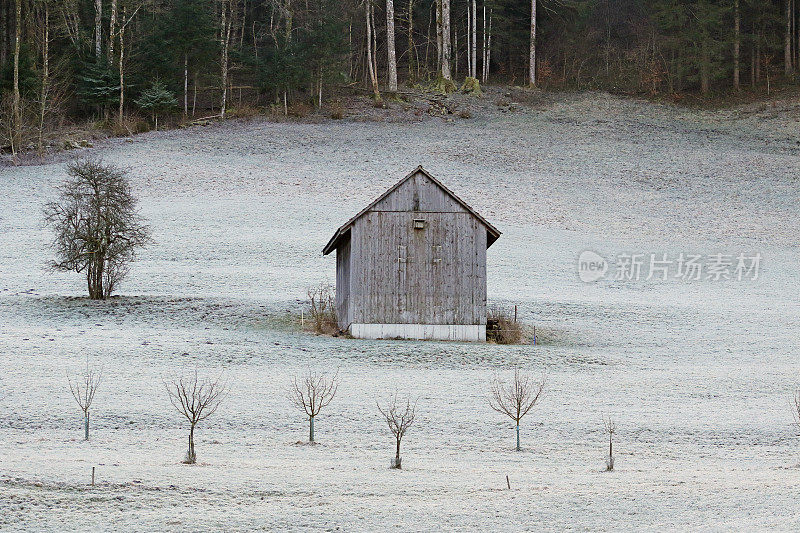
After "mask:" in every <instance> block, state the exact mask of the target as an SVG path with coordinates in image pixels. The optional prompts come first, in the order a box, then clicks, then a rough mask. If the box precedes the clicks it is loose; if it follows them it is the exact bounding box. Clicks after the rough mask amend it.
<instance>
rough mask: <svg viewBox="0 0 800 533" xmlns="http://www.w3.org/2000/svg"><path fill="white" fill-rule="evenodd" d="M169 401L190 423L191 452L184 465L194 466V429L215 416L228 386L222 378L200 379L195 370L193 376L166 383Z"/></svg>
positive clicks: (195, 459) (195, 455)
mask: <svg viewBox="0 0 800 533" xmlns="http://www.w3.org/2000/svg"><path fill="white" fill-rule="evenodd" d="M164 386H165V387H166V389H167V394H168V395H169V401H170V403H172V405H173V406H174V407H175V409H177V410H178V412H179V413H181V414H182V415H183V416H184V417H185V418H186V420H188V421H189V451H188V453H187V454H186V459H185V460H184V463H186V464H194V463H195V462H196V461H197V454H195V451H194V428H195V427H196V426H197V424H198V423H200V422H201V421H203V420H205V419H206V418H208V417H210V416H211V415H213V414H214V412H215V411H216V410H217V408H219V406H220V404H221V403H222V400H223V399H224V398H225V394H227V392H228V391H227V384H226V383H225V382H224V381H222V379H221V378H217V379H207V378H203V379H200V378H199V377H198V375H197V370H195V371H194V372H193V373H192V375H191V376H188V377H181V378H177V379H174V380H172V381H171V382H164Z"/></svg>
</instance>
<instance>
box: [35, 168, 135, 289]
mask: <svg viewBox="0 0 800 533" xmlns="http://www.w3.org/2000/svg"><path fill="white" fill-rule="evenodd" d="M67 174H68V176H69V177H68V179H67V180H66V181H65V182H64V183H63V184H62V185H61V186H60V187H59V189H58V190H59V192H60V198H59V200H57V201H55V202H50V203H48V204H46V205H45V207H44V215H45V222H46V223H47V224H48V225H50V226H51V227H53V229H54V231H55V239H54V241H53V248H54V249H55V252H56V256H57V257H56V259H55V260H54V261H53V262H52V263H51V267H52V268H53V269H54V270H60V271H75V272H84V273H85V275H86V282H87V285H88V288H89V298H91V299H93V300H104V299H106V298H108V297H109V296H110V295H111V294H112V292H113V291H114V289H115V288H116V286H117V284H118V283H119V282H120V281H121V280H122V279H123V278H124V277H125V275H126V274H127V272H128V267H129V264H130V263H131V261H133V260H134V259H135V257H136V253H137V251H138V250H139V248H141V247H143V246H144V245H146V244H147V243H149V242H150V230H149V228H148V227H147V226H145V225H144V224H143V222H142V219H141V218H140V217H139V214H138V211H137V200H136V198H135V197H134V195H133V193H132V192H131V187H130V183H129V181H128V175H127V172H126V171H124V170H122V169H120V168H117V167H115V166H114V165H107V164H104V163H103V162H102V161H100V160H98V159H81V160H77V161H74V162H72V163H70V164H69V165H68V166H67Z"/></svg>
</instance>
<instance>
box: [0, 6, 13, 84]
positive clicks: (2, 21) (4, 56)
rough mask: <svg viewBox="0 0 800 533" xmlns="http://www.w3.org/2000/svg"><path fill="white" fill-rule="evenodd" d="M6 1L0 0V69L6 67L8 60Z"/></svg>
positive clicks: (8, 33)
mask: <svg viewBox="0 0 800 533" xmlns="http://www.w3.org/2000/svg"><path fill="white" fill-rule="evenodd" d="M8 21H9V16H8V2H6V0H0V70H2V69H4V68H6V62H7V61H8V35H10V33H11V32H8Z"/></svg>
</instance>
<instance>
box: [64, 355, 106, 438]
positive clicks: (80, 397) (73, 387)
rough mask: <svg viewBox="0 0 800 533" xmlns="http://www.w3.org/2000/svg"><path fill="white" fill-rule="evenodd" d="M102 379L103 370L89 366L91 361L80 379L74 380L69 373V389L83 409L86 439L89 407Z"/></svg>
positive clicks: (85, 436)
mask: <svg viewBox="0 0 800 533" xmlns="http://www.w3.org/2000/svg"><path fill="white" fill-rule="evenodd" d="M102 379H103V372H102V370H95V369H94V368H92V367H90V366H89V363H86V370H85V371H84V373H83V375H82V376H81V377H80V379H77V378H76V379H75V381H74V382H73V381H72V378H70V377H69V374H67V381H68V382H69V390H70V392H71V393H72V397H73V398H75V401H76V402H77V403H78V406H79V407H80V408H81V411H83V428H84V439H85V440H89V408H90V407H91V406H92V401H93V400H94V395H95V393H96V392H97V387H99V386H100V382H101V381H102Z"/></svg>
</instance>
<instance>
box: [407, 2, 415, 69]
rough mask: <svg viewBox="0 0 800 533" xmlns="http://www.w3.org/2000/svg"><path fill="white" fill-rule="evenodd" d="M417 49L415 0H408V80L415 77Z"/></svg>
mask: <svg viewBox="0 0 800 533" xmlns="http://www.w3.org/2000/svg"><path fill="white" fill-rule="evenodd" d="M416 53H417V49H416V47H415V46H414V0H408V81H412V80H413V79H414V63H415V62H416V61H415V60H416Z"/></svg>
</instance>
